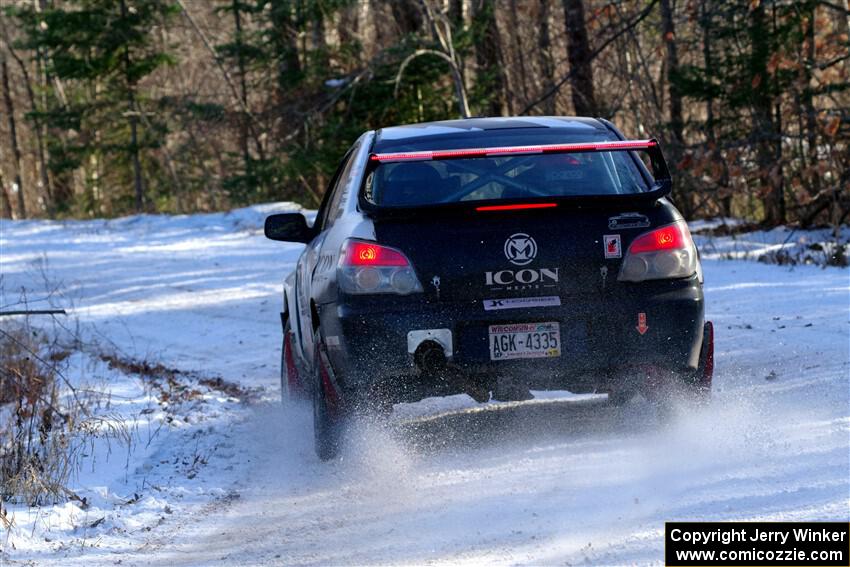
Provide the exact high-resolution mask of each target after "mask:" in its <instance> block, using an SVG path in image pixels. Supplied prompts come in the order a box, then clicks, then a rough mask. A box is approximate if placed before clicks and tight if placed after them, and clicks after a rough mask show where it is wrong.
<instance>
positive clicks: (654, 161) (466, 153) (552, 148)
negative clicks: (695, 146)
mask: <svg viewBox="0 0 850 567" xmlns="http://www.w3.org/2000/svg"><path fill="white" fill-rule="evenodd" d="M623 151H626V152H630V151H644V152H646V153H647V155H648V156H649V160H650V165H651V166H652V176H653V180H654V185H653V187H652V189H651V190H649V191H647V192H645V193H636V194H630V195H589V196H582V197H561V198H558V199H557V200H559V201H560V200H567V201H577V202H578V201H581V203H582V204H591V203H599V204H603V203H610V202H612V201H619V200H622V199H633V200H639V201H656V200H658V199H660V198H662V197H666V196H667V195H669V194H670V191H671V190H672V187H673V181H672V179H671V178H670V170H669V169H668V168H667V162H666V161H665V160H664V154H663V153H662V152H661V146H660V145H659V144H658V140H656V139H655V138H652V139H649V140H617V141H607V142H578V143H572V144H546V145H535V146H505V147H495V148H463V149H457V150H425V151H415V152H393V153H373V154H371V155H370V156H369V163H370V165H372V166H373V167H374V166H376V165H378V164H381V163H396V162H405V161H434V160H452V159H474V158H491V157H503V156H522V155H535V154H573V153H586V152H623ZM632 159H634V160H635V161H636V162H637V164H638V167H639V168H640V169H641V171H644V172H645V171H646V169H645V167H644V164H643V161H641V160H640V159H638V158H637V157H635V156H632ZM547 200H552V198H549V199H547ZM361 201H362V199H361ZM361 204H364V205H366V208H367V209H373V210H374V209H381V210H387V209H393V208H395V207H377V206H376V205H374V204H372V203H368V202H367V203H361ZM477 204H484V202H482V201H479V202H477Z"/></svg>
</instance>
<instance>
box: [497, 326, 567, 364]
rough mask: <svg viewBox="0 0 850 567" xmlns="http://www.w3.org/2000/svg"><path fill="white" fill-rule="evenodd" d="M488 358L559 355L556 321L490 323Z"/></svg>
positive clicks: (559, 340)
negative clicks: (507, 323)
mask: <svg viewBox="0 0 850 567" xmlns="http://www.w3.org/2000/svg"><path fill="white" fill-rule="evenodd" d="M489 332H490V360H511V359H514V358H552V357H555V356H561V330H560V328H559V327H558V323H518V324H514V325H490V327H489Z"/></svg>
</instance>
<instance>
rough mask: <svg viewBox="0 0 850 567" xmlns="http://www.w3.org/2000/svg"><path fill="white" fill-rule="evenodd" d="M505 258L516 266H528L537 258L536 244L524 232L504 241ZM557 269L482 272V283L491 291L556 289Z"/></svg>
mask: <svg viewBox="0 0 850 567" xmlns="http://www.w3.org/2000/svg"><path fill="white" fill-rule="evenodd" d="M504 252H505V257H506V258H507V259H508V261H509V262H511V263H512V264H515V265H517V266H525V265H527V264H530V263H531V262H532V261H534V259H535V258H536V257H537V242H536V241H535V240H534V238H532V237H531V236H529V235H528V234H526V233H524V232H518V233H516V234H512V235H511V236H509V237H508V239H507V240H505V246H504ZM558 281H559V275H558V268H524V269H521V270H515V269H507V270H492V271H487V272H484V283H485V284H486V285H487V286H488V287H489V288H490V289H491V290H493V291H500V290H507V291H522V290H528V289H541V288H546V287H557V284H558Z"/></svg>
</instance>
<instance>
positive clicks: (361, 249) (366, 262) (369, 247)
mask: <svg viewBox="0 0 850 567" xmlns="http://www.w3.org/2000/svg"><path fill="white" fill-rule="evenodd" d="M345 252H346V253H345V257H344V258H343V265H345V266H410V262H409V261H408V260H407V258H406V257H405V256H404V254H402V253H401V252H399V251H398V250H395V249H393V248H388V247H387V246H381V245H379V244H372V243H370V242H358V241H356V240H352V241H351V242H350V244H349V245H348V247H347V248H346V250H345Z"/></svg>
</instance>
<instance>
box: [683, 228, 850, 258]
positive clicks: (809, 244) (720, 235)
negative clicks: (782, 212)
mask: <svg viewBox="0 0 850 567" xmlns="http://www.w3.org/2000/svg"><path fill="white" fill-rule="evenodd" d="M744 224H745V223H744V222H743V221H741V220H740V219H727V218H722V219H709V220H697V221H693V222H690V223H689V226H690V229H691V232H692V234H693V236H694V242H695V243H696V245H697V246H698V247H699V249H700V254H701V255H702V258H704V259H709V260H718V259H720V260H758V261H759V262H764V263H768V264H814V265H818V266H824V265H832V266H844V267H846V266H847V265H848V256H850V226H847V225H843V226H841V227H839V229H838V231H837V233H836V232H835V231H833V229H832V228H818V229H812V230H800V229H795V228H792V227H786V226H778V227H776V228H773V229H771V230H754V231H748V232H737V231H740V230H741V227H742V226H743V225H744Z"/></svg>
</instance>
